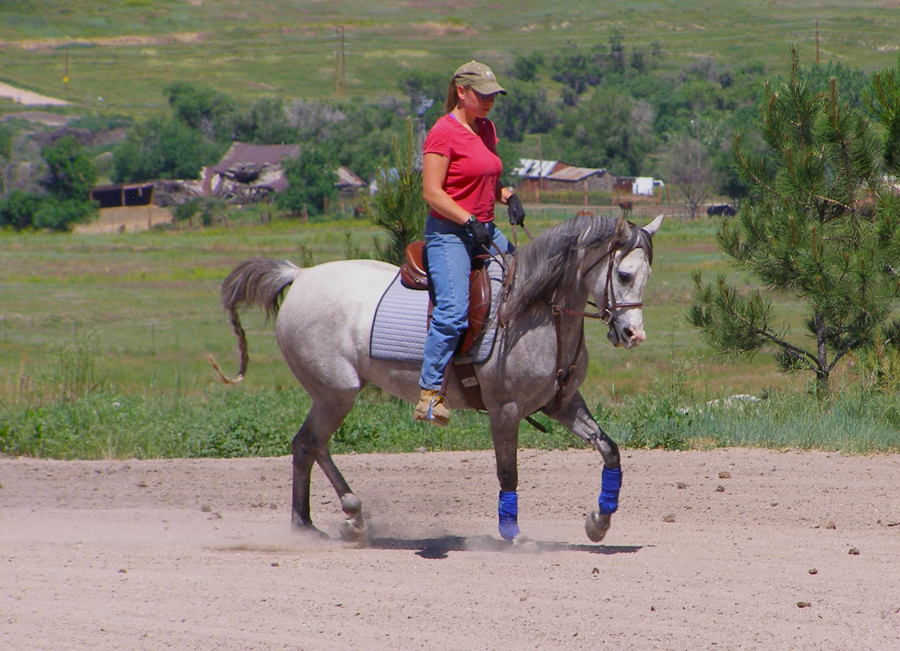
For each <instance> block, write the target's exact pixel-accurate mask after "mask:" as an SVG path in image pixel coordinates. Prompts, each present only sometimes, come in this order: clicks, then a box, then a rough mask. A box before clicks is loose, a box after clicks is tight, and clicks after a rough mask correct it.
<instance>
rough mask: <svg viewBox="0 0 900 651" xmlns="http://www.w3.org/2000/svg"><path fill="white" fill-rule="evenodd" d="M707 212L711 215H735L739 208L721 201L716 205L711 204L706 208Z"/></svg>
mask: <svg viewBox="0 0 900 651" xmlns="http://www.w3.org/2000/svg"><path fill="white" fill-rule="evenodd" d="M706 214H707V215H709V216H710V217H734V216H735V215H736V214H737V210H735V209H734V208H732V207H731V206H729V205H728V204H727V203H721V204H718V205H716V206H710V207H709V208H707V209H706Z"/></svg>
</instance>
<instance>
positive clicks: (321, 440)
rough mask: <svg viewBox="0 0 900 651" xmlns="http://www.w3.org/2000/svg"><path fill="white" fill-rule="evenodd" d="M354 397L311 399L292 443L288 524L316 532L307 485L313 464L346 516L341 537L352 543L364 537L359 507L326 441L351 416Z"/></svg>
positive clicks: (353, 393) (348, 395) (354, 394)
mask: <svg viewBox="0 0 900 651" xmlns="http://www.w3.org/2000/svg"><path fill="white" fill-rule="evenodd" d="M355 396H356V392H355V391H353V392H352V393H349V392H348V393H347V394H346V395H338V396H336V395H334V394H332V395H330V396H329V400H328V402H327V403H325V401H323V400H316V399H314V400H313V407H312V409H311V410H310V412H309V414H308V415H307V417H306V420H305V421H304V422H303V426H302V427H301V428H300V430H299V431H298V432H297V434H296V436H294V440H293V441H292V443H291V450H292V452H293V466H294V473H293V474H294V478H293V484H294V485H293V495H292V511H291V523H292V524H293V525H294V526H295V527H297V528H299V529H309V530H315V527H314V526H313V523H312V517H311V516H310V506H309V482H310V475H311V473H312V466H313V463H318V464H319V467H320V468H321V469H322V471H323V472H324V473H325V476H326V477H328V480H329V481H330V482H331V485H332V486H333V487H334V490H335V491H336V492H337V495H338V498H339V499H340V500H341V508H342V509H343V511H344V513H345V514H346V515H347V519H346V520H345V521H344V524H343V526H342V528H341V536H342V537H344V538H345V539H352V540H360V539H362V538H364V537H365V523H364V522H363V518H362V504H361V503H360V501H359V498H357V497H356V495H354V494H353V492H352V491H351V490H350V486H349V485H348V484H347V481H346V480H345V479H344V477H343V475H341V472H340V471H339V470H338V469H337V466H335V465H334V461H333V460H332V459H331V453H330V451H329V450H328V441H329V440H330V439H331V436H332V435H333V434H334V433H335V432H336V431H337V429H338V428H339V427H340V426H341V423H342V422H343V421H344V418H346V417H347V414H349V413H350V410H351V409H352V408H353V400H354V398H355Z"/></svg>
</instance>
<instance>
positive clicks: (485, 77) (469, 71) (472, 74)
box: [453, 61, 506, 95]
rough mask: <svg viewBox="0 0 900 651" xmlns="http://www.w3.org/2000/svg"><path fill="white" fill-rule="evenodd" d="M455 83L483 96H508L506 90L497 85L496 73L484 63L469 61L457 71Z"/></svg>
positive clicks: (454, 76)
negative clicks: (497, 94)
mask: <svg viewBox="0 0 900 651" xmlns="http://www.w3.org/2000/svg"><path fill="white" fill-rule="evenodd" d="M453 83H455V84H456V85H457V86H465V87H466V88H471V89H472V90H474V91H477V92H479V93H481V94H482V95H494V94H496V93H500V94H501V95H506V89H505V88H503V86H501V85H500V84H498V83H497V77H496V76H495V75H494V71H493V70H491V69H490V68H488V67H487V66H486V65H484V64H483V63H478V62H477V61H469V62H468V63H464V64H463V65H461V66H460V67H459V68H457V69H456V73H455V74H454V75H453Z"/></svg>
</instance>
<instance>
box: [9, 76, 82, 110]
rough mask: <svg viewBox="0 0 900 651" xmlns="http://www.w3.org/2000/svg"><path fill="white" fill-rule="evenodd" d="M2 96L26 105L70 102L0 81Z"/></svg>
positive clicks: (51, 104) (50, 104)
mask: <svg viewBox="0 0 900 651" xmlns="http://www.w3.org/2000/svg"><path fill="white" fill-rule="evenodd" d="M0 97H8V98H9V99H11V100H13V101H15V102H17V103H19V104H24V105H26V106H66V105H68V102H67V101H65V100H62V99H56V98H55V97H47V96H46V95H39V94H38V93H33V92H31V91H30V90H22V89H21V88H16V87H15V86H10V85H9V84H5V83H3V82H2V81H0Z"/></svg>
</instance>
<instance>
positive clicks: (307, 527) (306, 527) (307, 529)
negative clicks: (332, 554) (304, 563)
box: [291, 522, 331, 540]
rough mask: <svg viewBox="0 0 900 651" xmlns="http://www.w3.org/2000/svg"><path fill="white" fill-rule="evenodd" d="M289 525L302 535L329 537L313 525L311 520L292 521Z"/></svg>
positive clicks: (329, 537)
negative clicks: (304, 521) (305, 521)
mask: <svg viewBox="0 0 900 651" xmlns="http://www.w3.org/2000/svg"><path fill="white" fill-rule="evenodd" d="M291 526H292V527H293V529H294V531H296V532H297V533H299V534H301V535H304V536H309V537H310V538H324V539H326V540H330V539H331V536H329V535H328V534H327V533H325V532H324V531H322V530H321V529H319V528H318V527H316V526H314V525H313V523H312V522H307V523H303V522H292V523H291Z"/></svg>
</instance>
